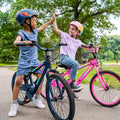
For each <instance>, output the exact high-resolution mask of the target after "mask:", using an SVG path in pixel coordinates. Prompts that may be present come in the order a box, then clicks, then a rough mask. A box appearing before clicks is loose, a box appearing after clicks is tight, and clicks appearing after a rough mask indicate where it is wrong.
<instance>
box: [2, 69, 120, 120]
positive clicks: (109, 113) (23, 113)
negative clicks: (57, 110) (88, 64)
mask: <svg viewBox="0 0 120 120" xmlns="http://www.w3.org/2000/svg"><path fill="white" fill-rule="evenodd" d="M13 73H14V72H13V71H12V70H9V69H8V68H7V67H0V120H23V119H24V120H54V119H53V117H52V115H51V113H50V111H49V109H48V107H47V104H46V101H45V100H43V102H44V103H45V104H46V108H45V109H37V108H35V107H34V105H33V104H32V103H29V104H27V105H24V106H20V108H19V110H18V114H17V116H16V117H14V118H9V117H8V116H7V114H8V111H9V107H10V104H11V101H12V92H11V78H12V74H13ZM82 86H84V90H83V91H82V92H81V93H78V95H79V96H80V97H81V100H79V101H75V102H76V113H75V117H74V120H120V105H118V106H116V107H114V108H106V107H102V106H101V105H99V104H97V103H96V102H95V101H94V100H93V98H92V97H91V95H90V93H89V85H82Z"/></svg>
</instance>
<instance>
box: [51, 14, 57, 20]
mask: <svg viewBox="0 0 120 120" xmlns="http://www.w3.org/2000/svg"><path fill="white" fill-rule="evenodd" d="M55 15H56V12H54V13H53V15H52V18H51V21H52V22H53V21H54V20H55Z"/></svg>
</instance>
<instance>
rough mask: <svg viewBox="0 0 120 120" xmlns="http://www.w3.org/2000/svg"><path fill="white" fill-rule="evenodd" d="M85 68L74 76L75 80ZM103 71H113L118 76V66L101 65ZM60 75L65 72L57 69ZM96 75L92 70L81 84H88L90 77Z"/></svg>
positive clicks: (119, 73)
mask: <svg viewBox="0 0 120 120" xmlns="http://www.w3.org/2000/svg"><path fill="white" fill-rule="evenodd" d="M86 69H87V68H82V69H81V70H78V71H77V75H76V79H78V78H79V77H80V76H81V75H82V74H83V72H84V71H85V70H86ZM102 69H103V70H110V71H113V72H115V73H117V74H118V75H120V66H119V65H103V67H102ZM59 72H60V73H63V72H65V69H59ZM95 74H96V68H94V69H93V70H92V71H91V72H90V73H89V74H88V75H87V76H86V78H85V79H84V80H83V81H82V83H84V84H88V83H90V80H91V79H92V77H93V76H94V75H95ZM65 79H68V76H66V77H65Z"/></svg>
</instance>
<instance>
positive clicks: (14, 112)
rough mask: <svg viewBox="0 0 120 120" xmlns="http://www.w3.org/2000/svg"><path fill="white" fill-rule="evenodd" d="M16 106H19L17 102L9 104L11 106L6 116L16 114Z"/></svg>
mask: <svg viewBox="0 0 120 120" xmlns="http://www.w3.org/2000/svg"><path fill="white" fill-rule="evenodd" d="M18 108H19V105H18V104H11V106H10V111H9V113H8V116H9V117H14V116H16V114H17V110H18Z"/></svg>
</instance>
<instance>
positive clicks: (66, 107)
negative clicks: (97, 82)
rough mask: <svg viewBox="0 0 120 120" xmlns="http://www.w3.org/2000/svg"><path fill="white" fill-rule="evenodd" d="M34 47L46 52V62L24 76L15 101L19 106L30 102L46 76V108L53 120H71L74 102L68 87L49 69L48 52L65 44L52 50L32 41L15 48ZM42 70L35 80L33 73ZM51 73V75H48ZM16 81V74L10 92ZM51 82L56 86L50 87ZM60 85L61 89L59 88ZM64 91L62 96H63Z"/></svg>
mask: <svg viewBox="0 0 120 120" xmlns="http://www.w3.org/2000/svg"><path fill="white" fill-rule="evenodd" d="M25 45H30V46H36V47H38V49H40V50H42V51H45V52H46V60H45V61H44V62H43V63H41V64H40V65H39V66H38V67H36V68H34V69H33V70H31V72H29V73H27V74H25V76H24V80H23V83H22V85H21V87H20V92H19V95H18V98H17V101H18V103H19V104H20V105H24V104H27V103H29V102H30V101H32V98H33V96H34V95H35V93H36V92H37V90H38V88H39V86H40V84H41V82H42V80H43V78H44V76H46V79H47V82H46V98H47V104H48V107H49V109H50V111H51V113H52V115H53V117H54V118H55V120H73V118H74V113H75V102H74V97H73V94H72V91H71V88H70V86H69V85H68V83H67V81H66V80H65V79H64V77H62V76H61V75H60V74H59V73H58V72H57V71H55V70H53V69H52V68H51V62H50V56H49V54H48V53H49V51H53V50H54V49H55V48H56V47H57V46H63V45H65V44H62V43H61V44H56V45H55V46H54V47H53V48H52V49H47V48H41V47H40V46H39V45H38V44H36V43H35V42H34V41H33V43H31V44H25V43H19V44H17V46H25ZM39 69H42V74H41V76H40V77H39V78H38V79H35V72H36V71H37V70H39ZM50 72H52V73H53V74H50ZM15 80H16V72H15V73H14V75H13V78H12V90H13V89H14V85H15ZM52 81H56V86H55V87H51V86H52V85H51V84H52ZM61 85H62V88H61ZM63 89H64V94H63Z"/></svg>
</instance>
